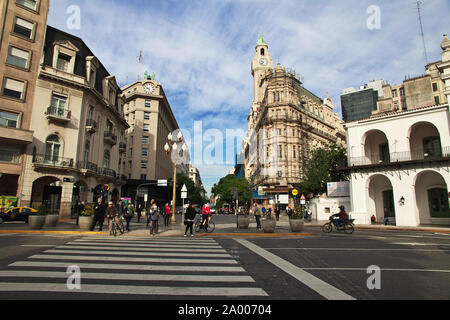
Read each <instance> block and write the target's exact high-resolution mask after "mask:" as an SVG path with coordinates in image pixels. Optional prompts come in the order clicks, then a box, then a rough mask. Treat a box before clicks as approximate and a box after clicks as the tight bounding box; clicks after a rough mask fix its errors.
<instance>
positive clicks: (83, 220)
mask: <svg viewBox="0 0 450 320" xmlns="http://www.w3.org/2000/svg"><path fill="white" fill-rule="evenodd" d="M93 222H94V216H87V217H85V216H80V218H79V220H78V226H79V227H80V229H81V230H84V231H88V230H90V229H91V226H92V223H93Z"/></svg>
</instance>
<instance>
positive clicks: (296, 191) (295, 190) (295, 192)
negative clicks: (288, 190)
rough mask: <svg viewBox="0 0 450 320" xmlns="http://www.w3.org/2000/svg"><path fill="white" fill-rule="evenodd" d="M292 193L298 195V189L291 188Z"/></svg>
mask: <svg viewBox="0 0 450 320" xmlns="http://www.w3.org/2000/svg"><path fill="white" fill-rule="evenodd" d="M292 195H293V196H294V197H296V196H298V190H297V189H294V190H292Z"/></svg>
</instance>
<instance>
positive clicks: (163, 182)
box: [158, 180, 167, 187]
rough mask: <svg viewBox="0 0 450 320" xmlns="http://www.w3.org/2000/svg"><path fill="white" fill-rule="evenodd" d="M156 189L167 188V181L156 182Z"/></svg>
mask: <svg viewBox="0 0 450 320" xmlns="http://www.w3.org/2000/svg"><path fill="white" fill-rule="evenodd" d="M158 187H167V180H158Z"/></svg>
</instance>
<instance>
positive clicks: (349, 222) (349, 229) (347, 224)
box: [322, 215, 355, 234]
mask: <svg viewBox="0 0 450 320" xmlns="http://www.w3.org/2000/svg"><path fill="white" fill-rule="evenodd" d="M337 219H338V218H336V216H335V215H334V216H331V217H330V219H329V221H328V222H327V223H325V224H324V225H323V227H322V231H323V232H325V233H330V232H331V231H333V227H334V228H335V229H336V230H338V231H344V232H345V233H346V234H352V233H353V232H354V231H355V226H354V225H353V222H354V221H355V219H345V220H344V221H343V222H341V223H340V225H339V226H338V225H337V224H336V220H337Z"/></svg>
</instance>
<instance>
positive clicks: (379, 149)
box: [361, 129, 390, 164]
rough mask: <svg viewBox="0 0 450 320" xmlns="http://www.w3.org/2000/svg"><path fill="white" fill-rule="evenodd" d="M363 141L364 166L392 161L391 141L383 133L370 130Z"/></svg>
mask: <svg viewBox="0 0 450 320" xmlns="http://www.w3.org/2000/svg"><path fill="white" fill-rule="evenodd" d="M361 141H362V144H363V155H364V157H363V163H362V164H376V163H380V162H389V161H390V151H389V140H388V138H387V136H386V134H385V133H384V132H383V131H381V130H378V129H374V130H369V131H367V132H365V133H364V134H363V136H362V139H361Z"/></svg>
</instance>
